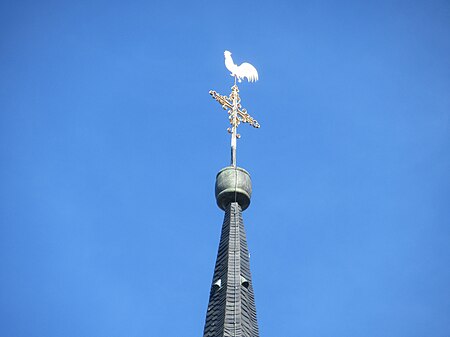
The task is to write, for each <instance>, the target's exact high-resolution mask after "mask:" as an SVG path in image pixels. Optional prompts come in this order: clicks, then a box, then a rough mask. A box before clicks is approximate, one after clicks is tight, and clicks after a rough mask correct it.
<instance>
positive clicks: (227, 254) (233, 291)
mask: <svg viewBox="0 0 450 337" xmlns="http://www.w3.org/2000/svg"><path fill="white" fill-rule="evenodd" d="M226 53H227V52H225V58H226V62H227V54H226ZM228 53H229V52H228ZM229 54H230V55H231V53H229ZM228 57H229V55H228ZM228 62H230V61H229V59H228ZM231 62H232V61H231ZM232 65H233V64H232ZM245 65H248V66H245ZM229 66H230V65H228V66H227V68H229ZM249 66H251V65H249V64H248V63H243V64H241V65H240V66H239V67H243V68H241V69H239V67H237V66H235V67H234V68H233V67H231V66H230V67H231V68H232V70H233V73H232V75H233V76H235V83H234V85H233V87H232V88H231V90H232V91H231V94H230V96H229V97H226V96H222V95H220V94H218V93H217V92H215V91H210V92H209V93H210V94H211V96H212V97H213V98H214V99H215V100H216V101H218V102H219V103H220V104H221V105H222V107H223V108H224V109H225V110H227V109H228V114H229V120H230V124H231V128H228V132H229V133H231V165H230V166H227V167H225V168H223V169H222V170H220V171H219V173H218V174H217V176H216V186H215V195H216V201H217V205H218V206H219V208H221V209H222V210H223V211H225V217H224V220H223V224H222V234H221V237H220V243H219V250H218V253H217V260H216V265H215V268H214V276H213V280H212V285H211V291H210V295H209V302H208V309H207V313H206V322H205V328H204V332H203V337H259V332H258V323H257V320H256V307H255V299H254V294H253V284H252V277H251V273H250V254H249V252H248V247H247V238H246V234H245V228H244V222H243V218H242V212H243V211H244V210H245V209H247V207H248V206H249V205H250V198H251V195H252V182H251V179H250V174H249V173H248V172H247V171H246V170H244V169H243V168H240V167H238V166H237V165H236V140H237V138H240V135H239V134H238V133H237V127H238V125H239V124H240V123H241V122H243V123H249V124H250V125H252V126H254V127H256V128H259V124H258V122H257V121H256V120H254V119H253V118H252V117H251V116H250V115H249V114H248V113H247V111H246V110H245V109H243V108H242V106H241V104H240V102H241V99H240V97H239V88H238V87H237V85H236V79H238V80H240V77H247V78H249V79H250V78H251V79H254V78H255V76H256V79H257V78H258V75H257V73H256V75H255V72H256V69H254V67H253V66H251V68H250V67H249ZM230 71H231V70H230Z"/></svg>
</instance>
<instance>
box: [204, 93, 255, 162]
mask: <svg viewBox="0 0 450 337" xmlns="http://www.w3.org/2000/svg"><path fill="white" fill-rule="evenodd" d="M209 94H210V95H211V96H212V98H214V99H215V100H216V101H217V102H219V103H220V105H222V108H223V109H224V110H227V109H228V115H229V116H228V119H229V120H230V124H231V128H228V129H227V131H228V132H229V133H231V165H232V166H234V167H236V138H241V135H240V134H238V133H237V127H238V125H239V124H240V123H241V122H242V123H249V124H250V125H251V126H253V127H254V128H259V127H260V125H259V123H258V122H257V121H256V120H255V119H253V117H252V116H250V115H249V114H248V112H247V110H246V109H243V108H242V105H241V98H240V97H239V88H238V86H237V85H236V84H234V85H233V86H232V87H231V94H230V96H228V97H227V96H222V95H220V94H218V93H217V92H215V91H214V90H210V91H209Z"/></svg>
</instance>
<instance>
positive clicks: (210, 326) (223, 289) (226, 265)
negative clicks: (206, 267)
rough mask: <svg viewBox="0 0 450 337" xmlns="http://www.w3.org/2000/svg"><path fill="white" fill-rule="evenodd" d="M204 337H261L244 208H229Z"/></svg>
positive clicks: (215, 269)
mask: <svg viewBox="0 0 450 337" xmlns="http://www.w3.org/2000/svg"><path fill="white" fill-rule="evenodd" d="M203 336H204V337H258V336H259V332H258V324H257V320H256V308H255V299H254V295H253V286H252V278H251V274H250V261H249V253H248V247H247V239H246V235H245V228H244V222H243V220H242V209H241V206H240V205H239V204H238V203H237V202H231V203H229V204H228V206H227V207H226V209H225V218H224V221H223V225H222V234H221V237H220V243H219V251H218V253H217V260H216V266H215V268H214V277H213V281H212V286H211V292H210V296H209V303H208V310H207V313H206V323H205V329H204V332H203Z"/></svg>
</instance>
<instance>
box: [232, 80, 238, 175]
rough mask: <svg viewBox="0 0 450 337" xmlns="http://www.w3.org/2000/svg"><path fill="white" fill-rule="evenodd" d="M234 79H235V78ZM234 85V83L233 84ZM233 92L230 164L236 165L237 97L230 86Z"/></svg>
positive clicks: (234, 89) (234, 90)
mask: <svg viewBox="0 0 450 337" xmlns="http://www.w3.org/2000/svg"><path fill="white" fill-rule="evenodd" d="M235 81H236V80H235ZM235 85H236V84H235ZM232 93H233V109H232V111H231V121H232V128H231V166H233V167H236V146H237V142H236V137H237V110H238V101H237V100H238V97H237V90H236V88H235V87H233V88H232Z"/></svg>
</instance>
